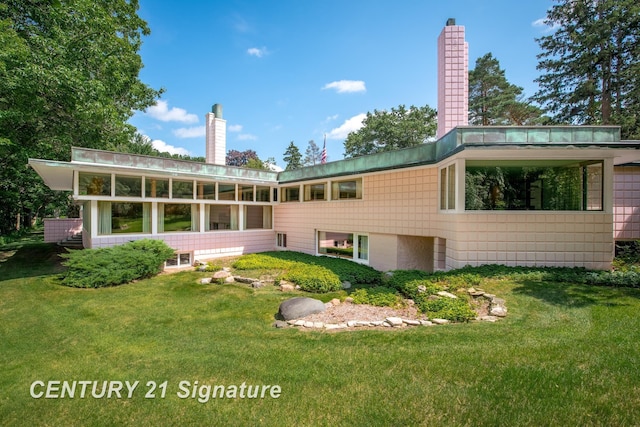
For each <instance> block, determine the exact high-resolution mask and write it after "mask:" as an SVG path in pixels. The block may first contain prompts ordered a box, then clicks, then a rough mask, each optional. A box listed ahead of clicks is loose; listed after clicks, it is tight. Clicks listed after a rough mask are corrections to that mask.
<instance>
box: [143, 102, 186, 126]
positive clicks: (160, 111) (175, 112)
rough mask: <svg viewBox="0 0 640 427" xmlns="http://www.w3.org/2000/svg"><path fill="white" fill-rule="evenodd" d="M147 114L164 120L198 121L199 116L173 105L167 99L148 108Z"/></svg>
mask: <svg viewBox="0 0 640 427" xmlns="http://www.w3.org/2000/svg"><path fill="white" fill-rule="evenodd" d="M147 114H148V115H150V116H151V117H153V118H154V119H157V120H160V121H163V122H181V123H197V122H198V116H196V115H195V114H189V113H187V110H185V109H183V108H178V107H171V109H169V103H168V102H167V101H158V102H157V103H156V105H152V106H151V107H149V108H147Z"/></svg>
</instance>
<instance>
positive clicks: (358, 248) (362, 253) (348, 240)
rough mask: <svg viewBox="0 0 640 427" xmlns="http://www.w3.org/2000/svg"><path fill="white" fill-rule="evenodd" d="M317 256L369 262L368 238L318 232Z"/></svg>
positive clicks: (361, 235)
mask: <svg viewBox="0 0 640 427" xmlns="http://www.w3.org/2000/svg"><path fill="white" fill-rule="evenodd" d="M318 254H320V255H329V256H337V257H340V258H347V259H352V260H358V261H365V262H367V261H368V260H369V236H367V235H366V234H356V233H340V232H332V231H318Z"/></svg>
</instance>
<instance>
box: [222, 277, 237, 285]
mask: <svg viewBox="0 0 640 427" xmlns="http://www.w3.org/2000/svg"><path fill="white" fill-rule="evenodd" d="M235 281H236V279H234V278H233V276H229V277H227V278H226V279H224V283H234V282H235Z"/></svg>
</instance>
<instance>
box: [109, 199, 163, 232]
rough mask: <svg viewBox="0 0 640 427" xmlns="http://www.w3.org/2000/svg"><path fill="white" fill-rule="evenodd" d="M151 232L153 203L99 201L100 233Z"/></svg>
mask: <svg viewBox="0 0 640 427" xmlns="http://www.w3.org/2000/svg"><path fill="white" fill-rule="evenodd" d="M150 232H151V203H119V202H103V201H100V202H98V234H99V235H108V234H133V233H150Z"/></svg>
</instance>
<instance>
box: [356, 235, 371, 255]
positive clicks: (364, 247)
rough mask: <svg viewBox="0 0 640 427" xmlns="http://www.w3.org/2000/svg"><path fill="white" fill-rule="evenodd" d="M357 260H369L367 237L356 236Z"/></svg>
mask: <svg viewBox="0 0 640 427" xmlns="http://www.w3.org/2000/svg"><path fill="white" fill-rule="evenodd" d="M358 259H362V260H368V259H369V236H358Z"/></svg>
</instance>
